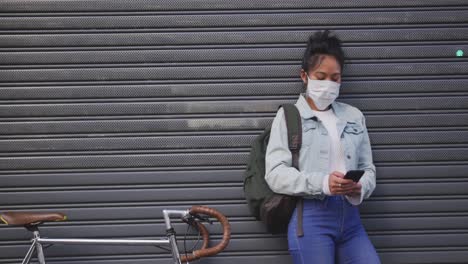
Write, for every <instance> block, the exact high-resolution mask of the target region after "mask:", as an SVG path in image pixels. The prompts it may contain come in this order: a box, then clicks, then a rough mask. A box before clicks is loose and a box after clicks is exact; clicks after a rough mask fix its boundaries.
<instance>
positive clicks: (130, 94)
mask: <svg viewBox="0 0 468 264" xmlns="http://www.w3.org/2000/svg"><path fill="white" fill-rule="evenodd" d="M0 85H2V84H1V83H0ZM5 85H6V84H3V87H2V86H0V99H1V100H31V99H47V100H49V101H51V100H53V99H83V98H88V99H95V100H99V99H100V98H146V97H149V98H165V97H177V98H178V99H185V98H186V97H191V96H204V97H207V96H211V97H214V96H223V97H227V96H259V95H262V96H265V95H267V96H284V95H298V94H299V93H300V92H301V90H302V85H301V83H300V80H299V79H298V80H297V81H296V82H265V83H262V82H249V83H232V82H230V83H214V84H213V83H203V84H196V83H185V84H141V85H137V84H115V85H98V84H90V85H86V86H84V85H69V84H67V82H64V83H60V84H57V85H56V86H50V85H46V86H34V85H27V86H19V87H13V86H5ZM467 86H468V79H453V78H450V77H448V78H447V79H439V80H432V79H431V80H428V79H422V80H377V81H376V80H367V81H356V80H344V81H343V83H342V84H341V89H340V94H342V95H348V94H359V93H371V94H374V95H379V94H385V93H390V94H406V93H424V94H426V93H434V92H443V93H449V92H466V87H467Z"/></svg>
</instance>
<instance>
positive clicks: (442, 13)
mask: <svg viewBox="0 0 468 264" xmlns="http://www.w3.org/2000/svg"><path fill="white" fill-rule="evenodd" d="M467 25H468V2H467V1H465V0H444V1H439V0H425V1H423V0H412V1H407V0H394V1H379V0H356V1H339V0H329V1H309V0H307V1H306V0H288V1H280V0H262V1H260V0H259V1H243V0H235V1H232V0H231V1H228V0H197V1H188V0H154V1H150V0H135V1H126V0H114V1H103V0H92V1H91V0H76V1H66V0H56V1H52V0H44V1H37V0H22V1H16V0H5V1H1V2H0V210H2V211H3V210H18V211H22V210H34V211H62V212H65V213H66V214H67V215H68V217H69V219H70V220H69V221H67V222H65V223H51V224H47V225H46V226H45V227H44V228H43V231H42V232H43V234H44V235H46V236H49V237H53V236H57V237H60V236H62V237H64V236H72V237H119V238H136V237H138V238H154V237H162V236H164V232H165V231H164V227H163V221H162V219H161V217H162V215H161V210H162V208H186V207H187V206H190V205H192V204H204V205H208V206H212V207H215V208H217V209H219V210H221V211H223V212H225V213H226V214H227V215H228V217H229V219H230V220H231V221H232V225H233V236H232V241H231V244H230V245H229V247H228V249H227V250H226V251H225V252H223V253H222V254H220V255H219V256H217V257H214V258H210V259H205V260H203V261H202V262H200V263H226V264H230V263H246V264H248V263H252V264H253V263H277V264H280V263H281V264H283V263H291V262H290V259H289V255H288V251H287V242H286V240H285V238H284V237H283V236H272V235H269V234H266V233H265V231H264V229H263V227H262V225H261V224H259V223H258V222H256V221H254V219H253V218H252V217H251V216H250V215H249V212H248V209H247V207H246V205H245V203H244V200H243V192H242V171H243V169H244V167H245V162H246V158H247V154H248V151H249V146H250V142H251V141H252V140H253V138H254V137H255V136H256V135H258V134H259V133H260V131H262V130H263V128H264V127H265V126H267V125H268V124H269V123H270V122H271V120H272V118H273V116H274V113H275V110H276V109H277V107H278V105H280V104H283V103H285V102H294V101H295V100H296V98H297V94H298V93H299V92H300V90H301V83H300V80H299V78H298V71H299V69H300V60H301V56H302V52H303V49H304V47H305V41H306V39H307V37H308V36H309V35H310V33H311V32H314V31H315V30H319V29H332V30H334V31H335V32H336V33H337V34H338V35H339V36H340V37H341V38H342V40H343V41H344V48H345V52H346V53H347V55H348V61H347V65H346V68H345V72H344V84H343V85H342V92H341V96H340V100H341V101H343V102H347V103H349V104H352V105H354V106H357V107H358V108H360V109H361V110H362V111H363V112H364V113H365V115H366V117H367V125H368V128H369V134H370V137H371V141H372V143H373V151H374V160H375V163H376V165H377V168H378V175H377V176H378V187H377V189H376V191H375V193H374V195H373V197H372V198H371V199H370V200H368V201H366V202H365V203H364V204H363V205H362V206H361V215H362V219H363V222H364V224H365V226H366V229H367V230H368V233H369V235H370V237H371V239H372V241H373V242H374V245H375V246H376V248H377V251H378V253H379V255H380V257H381V258H382V261H383V263H390V264H393V263H414V264H416V263H418V264H422V263H467V262H468V261H467V259H468V196H467V190H468V181H467V180H468V147H467V146H468V88H467V87H468V60H467V59H466V53H467V52H468V26H467ZM457 51H464V53H465V55H464V56H459V57H457ZM459 55H461V54H460V52H459ZM177 230H178V231H179V233H181V234H183V233H184V231H185V228H184V226H183V225H182V224H178V225H177ZM213 233H214V236H213V239H214V242H216V241H218V240H219V239H220V237H221V236H220V230H219V228H218V227H217V226H216V227H215V228H214V230H213ZM28 240H29V236H28V232H27V231H24V230H23V229H22V228H17V227H8V226H4V225H0V264H10V263H18V262H19V261H20V258H21V257H22V256H23V255H24V254H25V252H26V249H27V243H28ZM191 240H195V238H194V237H191ZM46 255H47V257H48V258H47V259H48V260H49V262H50V263H56V264H60V263H71V262H73V263H87V264H104V263H116V264H124V263H125V264H126V263H137V264H138V263H141V264H147V263H167V262H168V259H169V255H168V254H167V253H164V252H162V251H160V250H157V249H156V250H155V249H153V248H144V247H143V248H141V247H120V246H115V247H104V246H92V247H89V246H86V247H85V246H58V245H57V246H54V247H51V248H48V249H47V250H46Z"/></svg>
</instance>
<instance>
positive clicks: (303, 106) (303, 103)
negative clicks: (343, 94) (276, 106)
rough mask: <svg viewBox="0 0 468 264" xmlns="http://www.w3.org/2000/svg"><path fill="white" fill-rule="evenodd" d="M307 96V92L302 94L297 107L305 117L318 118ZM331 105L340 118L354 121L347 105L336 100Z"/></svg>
mask: <svg viewBox="0 0 468 264" xmlns="http://www.w3.org/2000/svg"><path fill="white" fill-rule="evenodd" d="M305 96H306V95H305V94H300V95H299V99H298V100H297V102H296V107H297V109H298V110H299V113H300V114H301V116H302V118H304V119H311V118H317V117H316V116H315V114H314V111H312V109H311V108H310V106H309V103H307V100H306V98H305ZM331 107H332V109H333V112H334V113H335V115H336V117H338V119H340V120H343V121H345V122H348V121H353V118H352V117H351V116H349V113H348V112H347V111H346V109H345V105H343V104H342V103H339V102H336V101H335V102H333V103H332V105H331Z"/></svg>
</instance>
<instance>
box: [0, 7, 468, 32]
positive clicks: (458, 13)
mask: <svg viewBox="0 0 468 264" xmlns="http://www.w3.org/2000/svg"><path fill="white" fill-rule="evenodd" d="M466 12H467V11H466V10H450V11H440V10H439V11H427V10H424V11H417V10H414V11H402V12H349V13H347V12H336V11H335V12H330V13H327V12H320V13H316V12H312V13H307V12H305V11H304V12H302V13H274V14H258V13H253V14H231V13H225V14H222V13H221V14H220V13H218V14H188V15H187V14H180V15H177V14H172V15H170V16H168V15H144V16H142V15H139V16H138V15H137V16H130V15H127V16H119V15H113V16H92V15H91V14H89V15H86V16H72V17H70V16H68V17H66V16H62V17H57V16H49V17H47V16H41V17H0V30H10V29H80V30H82V29H92V30H96V29H122V28H135V29H144V28H179V27H182V28H192V27H200V28H201V27H246V26H251V27H258V26H271V25H274V26H275V27H277V26H307V25H343V24H344V25H369V24H405V25H408V24H427V23H438V24H444V23H463V22H468V18H467V16H466Z"/></svg>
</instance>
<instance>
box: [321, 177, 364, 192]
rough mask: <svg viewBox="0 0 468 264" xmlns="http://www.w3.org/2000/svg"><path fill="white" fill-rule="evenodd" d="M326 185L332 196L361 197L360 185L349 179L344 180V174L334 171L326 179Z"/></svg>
mask: <svg viewBox="0 0 468 264" xmlns="http://www.w3.org/2000/svg"><path fill="white" fill-rule="evenodd" d="M328 185H329V189H330V193H331V194H332V195H341V194H344V195H350V196H358V195H361V187H362V186H361V184H360V183H356V182H353V180H350V179H344V174H343V173H341V172H339V171H334V172H332V173H331V174H330V176H329V177H328Z"/></svg>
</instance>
